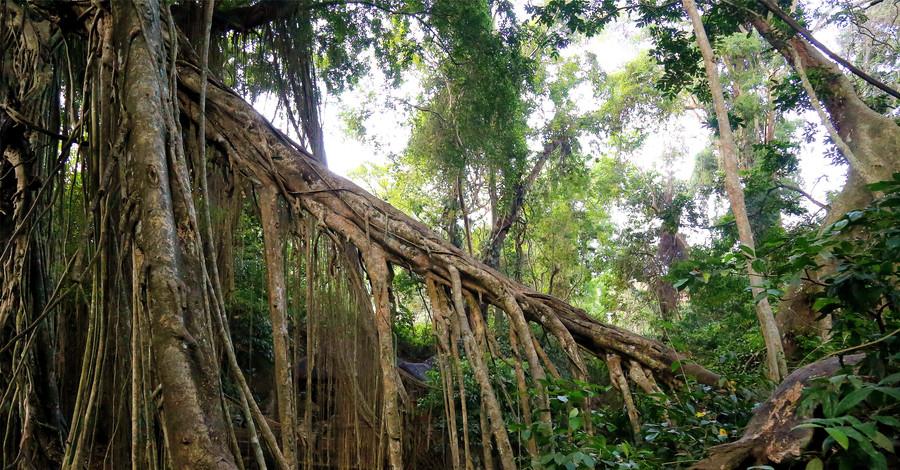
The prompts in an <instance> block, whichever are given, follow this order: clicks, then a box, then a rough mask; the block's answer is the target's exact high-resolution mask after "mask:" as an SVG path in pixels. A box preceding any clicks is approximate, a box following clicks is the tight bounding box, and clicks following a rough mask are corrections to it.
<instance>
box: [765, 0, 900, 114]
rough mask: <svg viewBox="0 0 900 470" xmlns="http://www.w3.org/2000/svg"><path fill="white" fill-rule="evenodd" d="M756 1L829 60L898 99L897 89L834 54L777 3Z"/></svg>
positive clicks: (769, 0)
mask: <svg viewBox="0 0 900 470" xmlns="http://www.w3.org/2000/svg"><path fill="white" fill-rule="evenodd" d="M758 1H759V3H760V4H762V5H763V6H764V7H766V9H767V10H769V11H770V12H772V13H773V14H774V15H775V16H777V17H778V18H780V19H781V20H782V21H784V22H785V23H787V24H788V26H790V27H791V29H793V30H794V31H796V32H797V33H798V34H799V35H800V36H802V37H803V38H804V39H806V40H807V41H809V42H810V44H812V45H814V46H816V48H817V49H819V50H820V51H822V52H823V53H824V54H825V55H827V56H828V57H830V58H831V60H833V61H835V62H837V63H838V64H841V65H843V66H844V67H845V68H846V69H847V70H849V71H850V72H852V73H853V74H854V75H856V76H857V77H859V78H861V79H863V80H865V81H866V82H867V83H869V84H870V85H872V86H874V87H875V88H878V89H879V90H881V91H883V92H885V93H887V94H889V95H891V96H893V97H894V98H898V99H900V92H898V91H897V90H895V89H893V88H891V87H890V86H888V85H887V84H885V83H884V82H882V81H881V80H878V79H877V78H875V77H873V76H871V75H869V74H867V73H866V72H864V71H862V70H860V69H859V68H858V67H856V66H855V65H853V64H851V63H850V62H848V61H847V60H846V59H844V58H843V57H841V56H839V55H837V54H835V53H834V52H832V51H831V50H830V49H828V48H827V47H825V45H824V44H822V43H821V42H819V41H818V40H817V39H816V38H815V37H813V35H812V32H810V31H809V30H808V29H806V28H805V27H803V26H802V25H801V24H800V23H797V21H796V20H795V19H794V18H793V17H791V15H788V14H787V13H785V11H784V10H782V9H781V8H779V7H778V5H776V4H775V3H774V2H773V1H772V0H758Z"/></svg>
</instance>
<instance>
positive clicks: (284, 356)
mask: <svg viewBox="0 0 900 470" xmlns="http://www.w3.org/2000/svg"><path fill="white" fill-rule="evenodd" d="M259 212H260V219H261V223H262V228H263V242H264V244H265V250H266V277H267V281H268V286H267V291H268V294H269V318H270V319H271V323H272V345H273V348H272V349H273V354H274V356H275V373H274V376H275V393H276V396H277V397H278V417H279V421H280V422H281V423H280V424H281V449H282V452H284V460H285V461H286V463H287V464H288V465H289V466H290V467H294V466H295V465H296V464H297V425H296V423H295V421H294V419H295V416H296V412H297V408H296V406H295V404H294V379H293V378H292V377H291V376H292V374H291V371H292V370H293V365H292V361H291V352H290V339H289V338H290V334H289V332H288V313H287V286H286V285H285V280H284V251H283V250H284V241H283V237H282V233H283V229H282V227H281V219H282V217H281V210H280V208H279V197H278V193H277V190H276V188H272V187H264V188H261V191H260V198H259Z"/></svg>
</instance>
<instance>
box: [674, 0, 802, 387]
mask: <svg viewBox="0 0 900 470" xmlns="http://www.w3.org/2000/svg"><path fill="white" fill-rule="evenodd" d="M682 4H683V5H684V9H685V10H686V11H687V13H688V16H690V18H691V23H692V24H693V26H694V34H695V36H696V38H697V45H698V46H699V48H700V52H701V54H703V64H704V66H705V67H706V77H707V79H708V81H709V89H710V92H711V93H712V99H713V106H714V107H715V111H716V118H717V119H718V121H719V150H720V152H721V153H722V161H723V162H724V166H725V191H726V192H727V193H728V199H729V201H730V202H731V212H732V213H733V214H734V219H735V223H736V224H737V228H738V236H739V238H740V242H741V244H743V245H744V246H746V247H748V248H750V249H751V250H755V243H754V240H753V231H752V229H751V227H750V219H749V218H748V217H747V207H746V205H745V204H744V190H743V188H742V187H741V181H740V179H739V177H738V166H737V149H736V146H735V143H734V135H733V134H732V132H731V124H730V123H729V121H728V109H727V107H726V105H725V95H724V94H723V92H722V85H721V83H720V82H719V72H718V70H716V60H715V55H714V53H713V49H712V45H710V43H709V39H708V38H707V37H706V30H705V29H704V28H703V22H702V20H701V18H700V13H699V12H698V11H697V7H696V5H695V4H694V0H682ZM754 259H755V255H751V256H750V257H749V259H748V260H747V275H748V276H749V278H750V291H751V292H752V294H753V299H754V301H755V303H756V316H757V318H758V319H759V323H760V327H761V328H762V334H763V339H764V340H765V343H766V356H767V357H766V366H767V368H768V377H769V379H771V380H772V381H773V382H780V381H781V379H782V378H784V377H785V376H786V375H787V364H786V362H785V358H784V350H783V349H782V345H781V336H780V335H779V333H778V325H777V324H776V323H775V316H774V315H773V313H772V307H771V306H770V305H769V300H768V297H767V296H766V294H765V290H764V288H763V282H762V281H763V280H762V277H760V275H759V274H758V273H757V272H756V271H755V270H754V269H753V266H752V262H753V260H754Z"/></svg>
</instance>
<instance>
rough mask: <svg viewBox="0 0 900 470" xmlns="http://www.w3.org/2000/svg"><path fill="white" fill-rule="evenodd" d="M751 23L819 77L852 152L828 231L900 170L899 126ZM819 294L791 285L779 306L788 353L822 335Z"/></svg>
mask: <svg viewBox="0 0 900 470" xmlns="http://www.w3.org/2000/svg"><path fill="white" fill-rule="evenodd" d="M763 3H769V4H771V2H763ZM776 8H777V7H776ZM750 22H751V23H752V24H753V27H754V28H756V30H757V31H758V32H759V33H760V34H761V35H762V36H763V37H764V38H765V39H766V40H767V41H768V42H769V43H770V44H771V45H772V46H773V47H774V48H775V49H776V50H777V51H778V52H779V53H781V55H782V56H784V58H785V60H786V61H787V62H788V63H789V64H791V66H793V67H794V68H795V69H797V70H798V72H799V71H803V72H804V73H805V74H808V75H815V76H816V77H817V80H814V81H813V80H811V84H812V87H813V89H814V90H815V93H816V94H817V95H818V98H819V99H820V100H821V102H822V104H823V105H824V107H825V109H826V110H827V111H828V115H829V116H830V118H831V123H832V124H833V126H834V129H835V130H836V131H837V134H838V135H839V136H840V138H841V139H842V140H843V142H844V143H846V146H847V147H848V148H849V150H850V152H851V154H850V155H844V156H845V157H846V158H847V160H848V163H849V169H848V170H847V181H846V183H845V184H844V188H843V189H842V190H841V192H840V193H839V194H838V195H837V197H835V199H834V201H832V202H831V208H830V209H829V211H828V213H827V214H826V216H825V219H824V220H823V222H822V224H823V227H824V226H828V225H829V224H831V223H834V222H835V221H837V220H838V219H839V218H840V217H841V216H843V215H844V214H845V213H847V212H849V211H851V210H854V209H860V208H863V207H865V206H866V205H867V204H868V203H869V202H871V200H872V193H871V191H869V190H868V188H867V187H866V185H867V184H871V183H874V182H877V181H883V180H888V179H890V178H891V175H892V174H893V173H896V172H898V171H900V158H897V155H898V154H900V126H898V125H897V124H896V123H895V122H894V121H893V120H892V119H890V118H889V117H887V116H884V115H882V114H880V113H878V112H876V111H874V110H872V109H871V108H869V107H868V106H867V105H866V103H865V102H863V100H862V99H861V98H860V97H859V94H858V93H857V92H856V90H855V88H854V86H853V82H852V81H851V80H850V79H849V78H848V77H847V76H846V75H845V74H844V73H843V71H842V70H841V69H840V68H839V67H838V66H837V65H836V64H835V63H833V62H831V61H830V60H828V58H826V57H825V55H824V54H823V53H822V52H821V51H819V50H818V49H816V48H815V47H814V46H813V45H812V44H810V43H809V42H808V41H807V40H805V39H804V38H803V37H801V36H800V35H796V34H791V35H785V34H784V33H783V32H782V31H780V30H778V29H776V28H775V27H773V25H772V23H771V21H770V20H769V18H766V17H763V16H759V15H751V17H750ZM798 59H799V62H798ZM828 269H829V268H827V267H826V268H825V270H826V271H827V270H828ZM822 274H825V272H824V271H823V272H820V273H816V275H817V276H821V275H822ZM817 290H818V287H817V286H816V285H815V284H814V283H812V282H806V281H804V282H802V283H798V284H796V285H792V286H790V288H789V289H788V291H787V293H786V295H785V297H786V300H785V301H784V302H782V303H781V305H780V307H779V312H778V315H777V317H776V318H777V320H778V323H779V326H780V328H781V332H782V334H783V336H784V342H785V348H786V350H787V352H788V353H793V352H795V351H797V344H796V340H797V337H798V336H801V335H806V334H811V333H820V334H821V333H823V332H821V331H817V330H818V329H819V328H818V327H817V321H816V317H817V314H816V312H814V311H813V310H812V302H811V299H812V296H811V295H812V294H813V293H815V292H816V291H817Z"/></svg>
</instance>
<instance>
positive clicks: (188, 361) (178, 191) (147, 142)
mask: <svg viewBox="0 0 900 470" xmlns="http://www.w3.org/2000/svg"><path fill="white" fill-rule="evenodd" d="M112 6H113V11H112V28H113V32H112V41H113V43H112V44H111V46H112V48H113V49H114V50H115V53H116V55H117V57H118V60H117V63H119V64H123V66H124V67H125V68H124V70H122V73H121V74H120V75H119V81H118V82H117V83H116V87H115V89H116V90H117V91H118V92H119V100H120V102H121V106H122V114H121V116H119V118H120V119H119V122H121V123H122V125H123V127H124V128H125V129H127V131H128V134H127V141H126V142H125V146H124V150H125V152H124V154H121V155H119V156H118V158H119V159H120V164H121V165H124V166H125V169H126V171H125V177H126V180H125V181H123V182H122V183H123V185H124V188H125V190H126V191H127V192H128V195H129V197H130V200H132V201H135V208H134V210H135V214H136V215H137V218H136V224H135V225H134V228H133V237H134V261H135V263H134V269H135V276H137V278H138V285H139V286H140V289H141V292H140V295H139V298H140V302H141V309H142V311H144V312H147V313H148V314H149V316H150V332H149V333H150V337H151V346H152V353H153V359H154V361H155V364H154V366H155V367H154V369H155V372H156V375H157V376H158V377H159V380H160V382H161V386H162V389H161V390H162V396H163V414H164V423H165V431H166V432H165V436H166V439H167V444H168V445H167V448H168V450H169V452H171V459H172V463H173V465H174V466H175V467H176V468H198V469H214V468H215V469H223V468H237V465H236V464H235V461H234V459H233V456H232V453H231V449H230V447H229V444H228V438H227V433H226V426H228V425H229V423H226V421H225V417H224V415H223V411H222V404H221V401H220V395H219V368H218V366H217V363H216V362H215V361H214V359H213V358H214V351H213V338H212V335H211V331H212V327H211V325H210V323H209V322H210V316H209V312H208V310H207V307H205V306H204V305H203V301H202V299H203V298H204V295H205V294H204V290H205V286H204V278H203V275H202V274H201V273H202V268H203V266H202V263H199V262H198V261H199V260H202V249H201V246H200V243H199V236H200V234H199V233H198V231H197V218H196V215H195V212H194V208H193V202H192V200H191V198H190V197H189V194H190V193H189V191H190V186H189V183H188V180H187V175H186V171H184V170H185V169H186V162H185V161H184V153H183V149H180V145H181V142H180V136H179V135H177V133H175V132H173V127H174V126H173V125H171V124H167V123H172V122H173V121H174V119H175V118H174V116H173V115H172V113H173V109H172V107H171V106H172V105H171V103H170V102H169V100H168V97H169V96H170V87H169V83H168V73H167V71H168V68H167V66H166V62H167V59H168V58H167V57H166V56H165V54H164V51H166V47H165V46H164V43H163V39H162V38H163V36H162V27H161V20H160V11H161V9H160V5H159V3H158V2H157V1H156V0H135V1H134V2H122V3H114V4H113V5H112ZM170 52H171V51H170ZM186 195H188V197H185V196H186ZM198 258H199V259H198Z"/></svg>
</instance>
